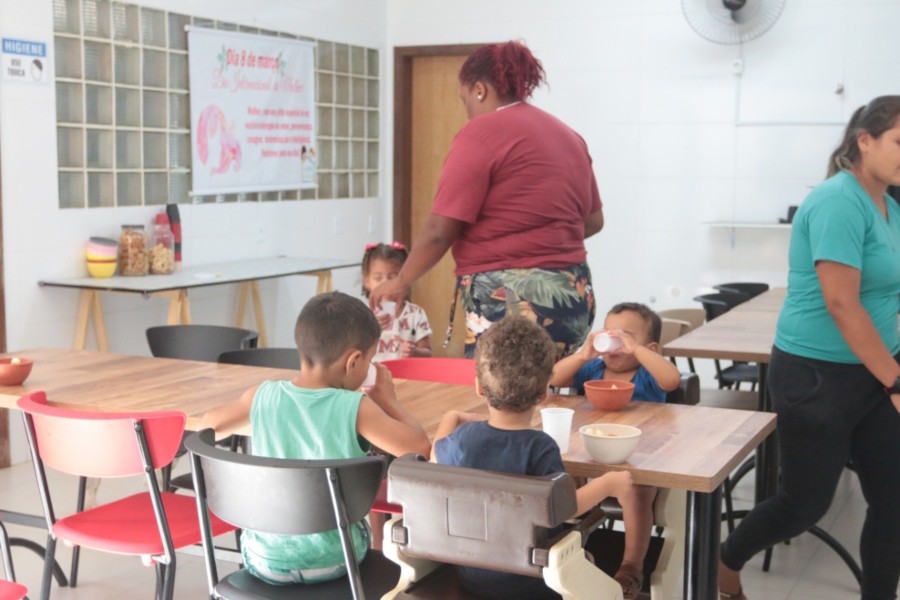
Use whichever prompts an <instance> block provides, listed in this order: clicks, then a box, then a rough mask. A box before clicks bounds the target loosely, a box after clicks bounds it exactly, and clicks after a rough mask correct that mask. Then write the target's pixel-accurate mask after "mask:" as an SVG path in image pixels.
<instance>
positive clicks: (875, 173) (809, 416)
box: [719, 96, 900, 600]
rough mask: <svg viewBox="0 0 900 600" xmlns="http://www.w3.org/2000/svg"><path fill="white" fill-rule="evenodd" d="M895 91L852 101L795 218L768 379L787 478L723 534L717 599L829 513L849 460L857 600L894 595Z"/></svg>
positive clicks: (733, 599)
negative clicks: (856, 485)
mask: <svg viewBox="0 0 900 600" xmlns="http://www.w3.org/2000/svg"><path fill="white" fill-rule="evenodd" d="M898 184H900V96H882V97H880V98H876V99H874V100H873V101H872V102H870V103H869V104H868V105H866V106H864V107H862V108H860V109H859V110H857V111H856V112H855V113H854V114H853V117H852V118H851V120H850V123H849V124H848V126H847V130H846V132H845V134H844V140H843V142H842V143H841V145H840V146H839V147H838V148H837V150H835V152H834V154H832V157H831V163H830V165H829V178H828V179H827V180H826V181H825V182H823V183H822V184H820V185H819V186H817V187H816V188H815V189H814V190H813V191H812V192H811V193H810V194H809V196H808V197H807V198H806V200H805V201H804V202H803V204H802V206H801V207H800V208H799V210H798V211H797V214H796V215H795V217H794V221H793V227H792V231H791V243H790V250H789V255H788V263H789V273H788V293H787V298H786V299H785V303H784V308H783V309H782V311H781V314H780V315H779V318H778V328H777V332H776V335H775V347H774V348H773V349H772V360H771V364H770V367H769V379H768V382H769V391H770V394H771V397H772V404H773V407H774V410H775V412H776V413H777V414H778V428H777V436H778V444H779V448H780V455H781V480H780V482H779V487H778V491H777V493H776V494H775V496H774V497H772V498H770V499H768V500H766V501H765V502H762V503H760V504H759V505H757V506H756V507H755V508H754V509H753V510H752V511H751V512H750V514H748V515H747V517H746V518H744V520H743V521H741V524H740V526H738V527H737V529H735V530H734V532H733V533H732V534H731V535H729V536H728V539H727V540H725V542H724V543H723V544H722V560H721V563H720V568H719V589H720V590H721V593H720V599H721V600H746V596H744V595H743V593H742V591H741V584H740V570H741V568H743V566H744V564H745V563H746V562H747V560H749V559H750V558H751V557H752V556H753V555H755V554H756V553H758V552H759V551H761V550H764V549H765V548H768V547H770V546H773V545H775V544H777V543H779V542H781V541H784V540H786V539H789V538H791V537H794V536H796V535H798V534H800V533H802V532H804V531H806V530H807V529H809V528H810V527H811V526H812V525H815V524H816V523H817V522H818V521H819V519H821V518H822V516H824V514H825V512H826V511H827V510H828V507H829V505H830V504H831V500H832V497H833V496H834V491H835V488H836V486H837V483H838V479H839V477H840V475H841V472H842V470H843V469H844V466H845V465H846V464H847V461H848V460H850V461H852V462H853V465H854V467H855V468H856V472H857V474H858V475H859V481H860V485H861V486H862V490H863V495H864V496H865V498H866V501H867V502H868V511H867V512H866V520H865V524H864V525H863V530H862V536H861V540H860V558H861V562H862V569H863V583H862V598H863V600H889V599H893V598H896V593H897V584H898V579H900V551H898V548H900V338H898V333H897V326H898V321H897V313H898V309H900V300H898V294H900V206H898V204H897V203H896V202H895V201H894V199H893V198H891V197H890V196H888V195H887V194H886V191H887V187H888V186H889V185H898Z"/></svg>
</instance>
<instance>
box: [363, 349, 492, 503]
mask: <svg viewBox="0 0 900 600" xmlns="http://www.w3.org/2000/svg"><path fill="white" fill-rule="evenodd" d="M381 364H383V365H384V366H385V367H387V368H388V371H390V372H391V375H392V376H393V377H397V378H399V379H412V380H413V381H433V382H435V383H449V384H451V385H471V386H474V385H475V361H474V360H473V359H471V358H397V359H394V360H386V361H384V362H383V363H381ZM372 512H381V513H390V514H394V515H399V514H401V513H402V512H403V508H402V507H400V506H398V505H396V504H391V503H390V502H388V501H387V483H386V482H385V483H382V484H381V488H380V489H379V490H378V496H376V497H375V503H374V504H373V505H372Z"/></svg>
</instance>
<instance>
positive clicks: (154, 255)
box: [150, 213, 175, 275]
mask: <svg viewBox="0 0 900 600" xmlns="http://www.w3.org/2000/svg"><path fill="white" fill-rule="evenodd" d="M174 270H175V236H174V235H172V228H171V227H169V217H168V216H167V215H166V213H159V214H158V215H156V224H155V225H154V226H153V241H152V244H151V248H150V273H151V274H153V275H168V274H169V273H172V272H173V271H174Z"/></svg>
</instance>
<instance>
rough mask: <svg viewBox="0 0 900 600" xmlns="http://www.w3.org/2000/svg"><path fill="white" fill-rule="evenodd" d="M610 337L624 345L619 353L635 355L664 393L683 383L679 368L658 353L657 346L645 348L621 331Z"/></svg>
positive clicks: (616, 331) (612, 332)
mask: <svg viewBox="0 0 900 600" xmlns="http://www.w3.org/2000/svg"><path fill="white" fill-rule="evenodd" d="M609 335H610V337H614V338H617V339H619V340H621V341H622V344H623V345H622V348H621V350H619V351H620V352H622V353H623V354H633V355H634V357H635V358H636V359H637V361H638V362H639V363H641V366H642V367H644V368H645V369H647V372H649V373H650V376H651V377H653V379H654V380H655V381H656V383H657V385H659V387H660V388H661V389H662V390H663V391H666V392H671V391H672V390H674V389H675V388H677V387H678V384H679V383H681V373H680V372H679V371H678V367H676V366H675V365H674V364H672V362H671V361H670V360H669V359H668V358H666V357H665V356H663V355H662V354H660V353H659V352H657V350H656V347H657V344H655V343H653V344H650V345H649V346H644V345H642V344H641V343H640V342H638V341H637V340H636V339H634V337H633V336H631V335H629V334H627V333H625V332H624V331H619V330H611V331H609ZM651 346H652V347H651Z"/></svg>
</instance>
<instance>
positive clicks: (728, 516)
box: [722, 477, 734, 533]
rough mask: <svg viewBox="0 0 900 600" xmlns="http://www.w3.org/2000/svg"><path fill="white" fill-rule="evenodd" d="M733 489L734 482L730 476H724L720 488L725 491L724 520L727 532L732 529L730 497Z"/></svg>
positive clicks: (732, 518) (731, 499)
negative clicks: (726, 523)
mask: <svg viewBox="0 0 900 600" xmlns="http://www.w3.org/2000/svg"><path fill="white" fill-rule="evenodd" d="M733 489H734V482H733V481H732V479H731V478H730V477H726V478H725V481H724V483H723V484H722V490H723V491H724V492H725V520H726V521H727V522H728V533H731V532H732V531H734V499H733V498H732V497H731V490H733Z"/></svg>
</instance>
